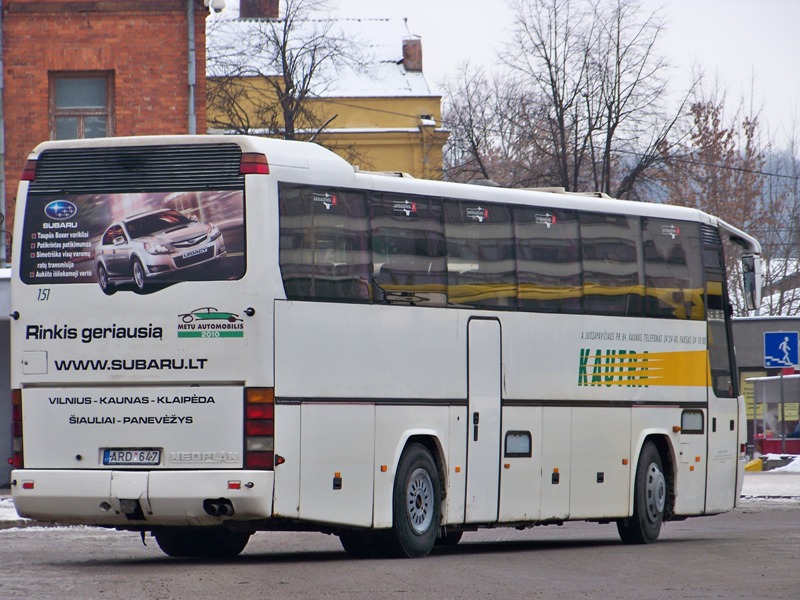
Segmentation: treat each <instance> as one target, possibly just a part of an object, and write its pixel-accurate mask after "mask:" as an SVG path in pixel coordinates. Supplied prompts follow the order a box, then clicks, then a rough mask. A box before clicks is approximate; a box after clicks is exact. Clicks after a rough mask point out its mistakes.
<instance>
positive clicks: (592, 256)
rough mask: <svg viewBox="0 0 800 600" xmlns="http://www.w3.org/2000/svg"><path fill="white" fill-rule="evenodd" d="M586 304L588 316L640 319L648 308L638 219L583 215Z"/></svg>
mask: <svg viewBox="0 0 800 600" xmlns="http://www.w3.org/2000/svg"><path fill="white" fill-rule="evenodd" d="M580 230H581V248H582V258H583V302H584V310H585V312H586V313H588V314H605V315H620V316H625V315H628V316H638V315H642V314H643V312H644V311H643V309H644V281H643V277H642V274H640V271H639V264H640V260H639V253H640V246H641V241H640V240H641V235H640V226H639V218H638V217H627V216H623V215H609V214H601V213H581V214H580Z"/></svg>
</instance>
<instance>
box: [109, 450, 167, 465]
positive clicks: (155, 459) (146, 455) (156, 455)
mask: <svg viewBox="0 0 800 600" xmlns="http://www.w3.org/2000/svg"><path fill="white" fill-rule="evenodd" d="M103 464H104V465H109V466H115V467H137V466H148V465H150V466H152V465H160V464H161V450H159V449H156V448H106V449H105V450H103Z"/></svg>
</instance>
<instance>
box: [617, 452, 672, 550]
mask: <svg viewBox="0 0 800 600" xmlns="http://www.w3.org/2000/svg"><path fill="white" fill-rule="evenodd" d="M633 494H634V496H633V515H632V516H630V517H629V518H627V519H620V520H619V521H617V530H618V531H619V536H620V538H621V539H622V542H623V543H625V544H652V543H653V542H655V541H656V540H657V539H658V534H659V533H660V532H661V523H662V522H663V521H664V507H665V505H666V501H667V480H666V477H664V468H663V466H662V463H661V455H660V454H659V453H658V449H657V448H656V446H655V444H653V443H652V442H646V443H645V445H644V446H643V447H642V454H641V456H639V464H638V466H637V467H636V481H635V483H634V490H633Z"/></svg>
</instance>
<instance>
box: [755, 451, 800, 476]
mask: <svg viewBox="0 0 800 600" xmlns="http://www.w3.org/2000/svg"><path fill="white" fill-rule="evenodd" d="M785 458H788V457H787V456H785V455H782V454H765V455H764V456H762V457H761V460H763V461H765V462H766V461H768V460H781V459H785ZM770 473H800V456H795V457H794V460H792V462H790V463H789V464H787V465H784V466H782V467H778V468H777V469H772V470H770Z"/></svg>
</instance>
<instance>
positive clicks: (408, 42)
mask: <svg viewBox="0 0 800 600" xmlns="http://www.w3.org/2000/svg"><path fill="white" fill-rule="evenodd" d="M403 66H404V67H405V68H406V71H409V72H415V73H420V72H422V40H421V39H420V38H419V37H411V38H405V39H404V40H403Z"/></svg>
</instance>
